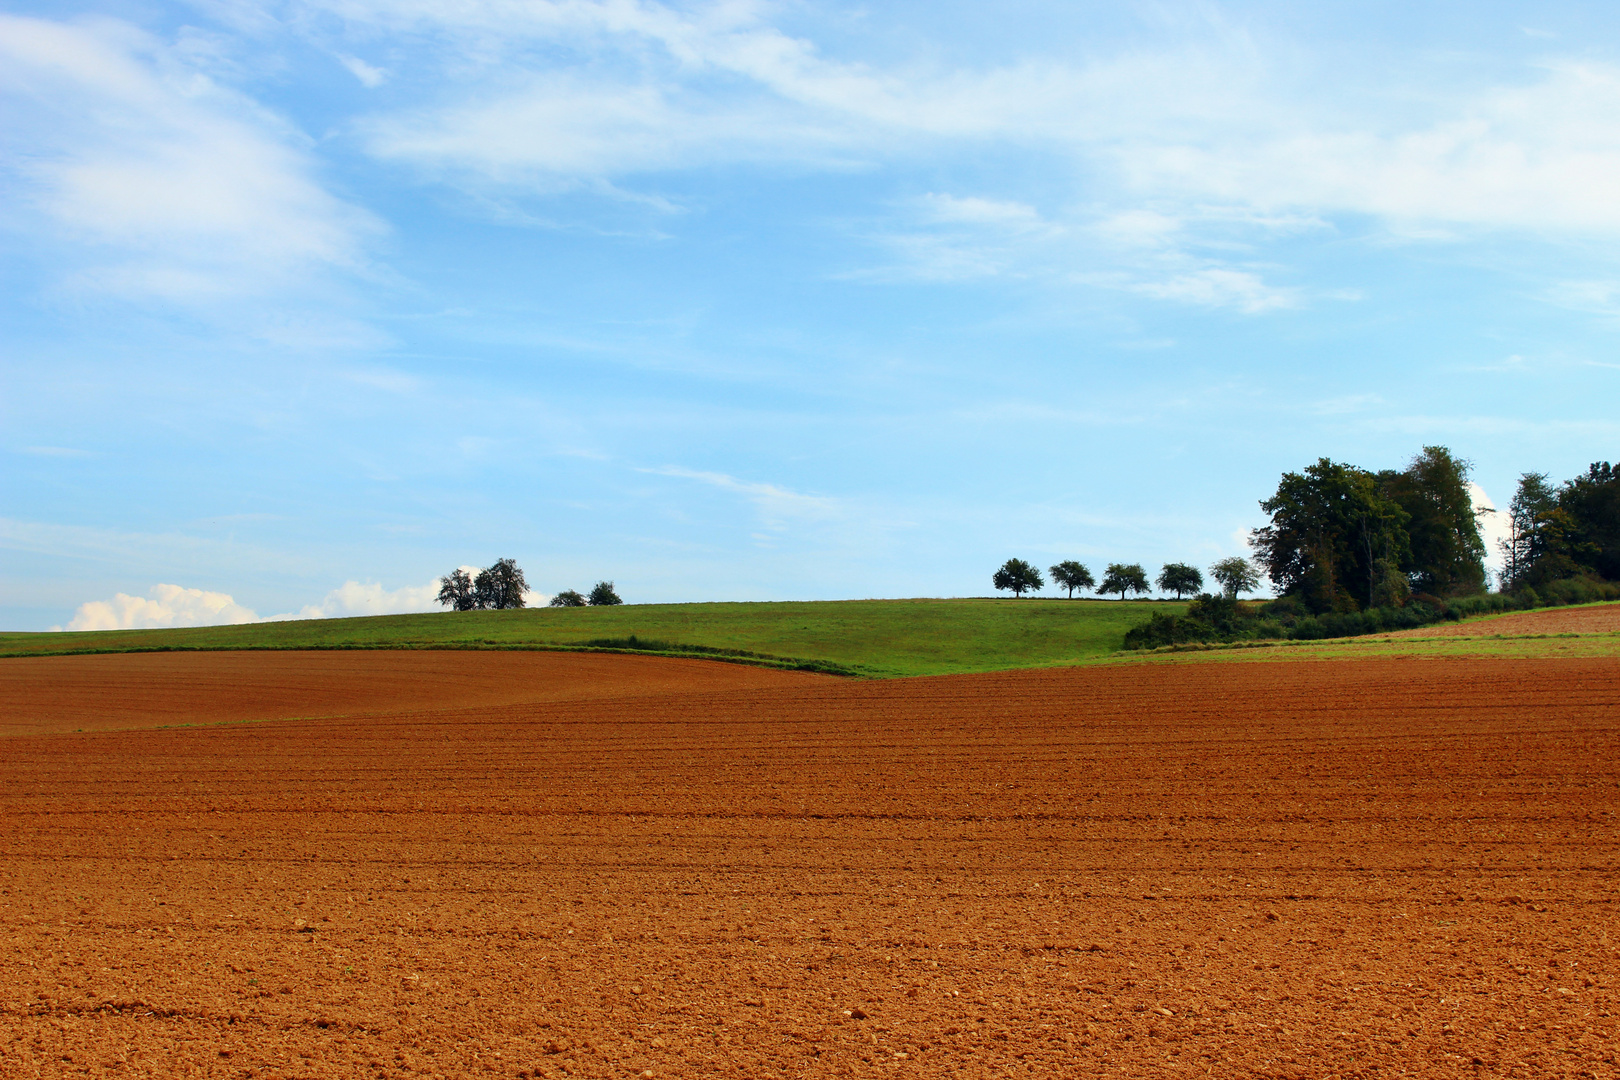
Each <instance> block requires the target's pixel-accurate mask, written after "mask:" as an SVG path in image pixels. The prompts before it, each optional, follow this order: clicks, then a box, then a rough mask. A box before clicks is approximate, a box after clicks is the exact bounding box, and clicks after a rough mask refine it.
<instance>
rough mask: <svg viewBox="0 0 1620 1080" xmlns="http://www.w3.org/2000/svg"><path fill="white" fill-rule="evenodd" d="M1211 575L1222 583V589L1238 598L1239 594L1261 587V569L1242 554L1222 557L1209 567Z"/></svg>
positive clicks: (1233, 597) (1230, 595)
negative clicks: (1227, 557) (1226, 557)
mask: <svg viewBox="0 0 1620 1080" xmlns="http://www.w3.org/2000/svg"><path fill="white" fill-rule="evenodd" d="M1209 576H1210V577H1212V578H1214V579H1215V580H1216V581H1217V582H1219V583H1220V586H1221V591H1222V592H1223V593H1225V594H1226V595H1227V596H1229V597H1231V598H1232V599H1234V600H1236V599H1237V598H1238V594H1240V593H1246V592H1253V591H1254V590H1255V589H1257V588H1259V587H1260V570H1259V568H1258V567H1256V566H1255V565H1254V563H1252V562H1250V561H1249V560H1248V559H1245V558H1244V557H1243V556H1241V555H1233V556H1232V557H1231V558H1229V559H1222V560H1221V561H1220V562H1218V563H1216V564H1215V565H1214V566H1211V567H1210V568H1209Z"/></svg>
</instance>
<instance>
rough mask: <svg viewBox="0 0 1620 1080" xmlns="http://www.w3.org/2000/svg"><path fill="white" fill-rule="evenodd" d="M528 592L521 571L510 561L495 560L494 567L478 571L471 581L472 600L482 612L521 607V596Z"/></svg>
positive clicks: (527, 586)
mask: <svg viewBox="0 0 1620 1080" xmlns="http://www.w3.org/2000/svg"><path fill="white" fill-rule="evenodd" d="M528 591H529V584H528V582H526V581H524V580H523V571H522V570H520V569H518V564H517V563H516V562H515V561H513V560H512V559H496V560H495V565H494V566H491V567H489V568H488V569H485V570H480V571H478V576H477V577H476V578H474V579H473V600H474V601H475V602H476V604H477V606H478V607H479V608H480V609H482V610H489V611H504V610H507V609H511V608H520V607H522V606H523V594H524V593H526V592H528Z"/></svg>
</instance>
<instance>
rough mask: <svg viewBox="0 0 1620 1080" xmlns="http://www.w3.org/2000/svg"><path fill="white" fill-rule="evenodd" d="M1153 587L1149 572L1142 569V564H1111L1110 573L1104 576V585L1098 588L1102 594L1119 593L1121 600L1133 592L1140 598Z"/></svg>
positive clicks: (1109, 565) (1109, 566)
mask: <svg viewBox="0 0 1620 1080" xmlns="http://www.w3.org/2000/svg"><path fill="white" fill-rule="evenodd" d="M1151 588H1152V586H1151V585H1149V584H1148V577H1147V571H1146V570H1143V569H1142V564H1141V563H1117V562H1116V563H1109V564H1108V572H1107V573H1106V574H1104V575H1103V579H1102V584H1101V585H1098V586H1097V591H1098V592H1100V593H1114V592H1117V593H1119V598H1120V599H1121V600H1123V599H1125V594H1126V592H1133V593H1136V594H1137V595H1138V596H1140V595H1141V594H1142V593H1145V592H1147V591H1148V590H1149V589H1151Z"/></svg>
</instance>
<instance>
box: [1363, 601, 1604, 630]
mask: <svg viewBox="0 0 1620 1080" xmlns="http://www.w3.org/2000/svg"><path fill="white" fill-rule="evenodd" d="M1524 634H1620V604H1594V605H1592V606H1590V607H1567V608H1544V609H1542V610H1540V611H1512V612H1509V613H1508V614H1506V615H1491V616H1487V617H1486V618H1483V619H1466V620H1464V621H1462V622H1454V623H1439V624H1437V625H1435V626H1423V627H1419V628H1418V629H1416V630H1399V631H1396V632H1395V633H1393V634H1381V635H1379V636H1381V637H1392V638H1426V637H1491V636H1495V635H1502V636H1507V637H1517V636H1520V635H1524Z"/></svg>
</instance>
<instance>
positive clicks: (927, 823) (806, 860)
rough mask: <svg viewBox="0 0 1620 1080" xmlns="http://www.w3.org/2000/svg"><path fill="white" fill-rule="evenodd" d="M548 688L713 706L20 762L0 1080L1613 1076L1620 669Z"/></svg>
mask: <svg viewBox="0 0 1620 1080" xmlns="http://www.w3.org/2000/svg"><path fill="white" fill-rule="evenodd" d="M477 655H479V656H480V657H487V658H489V662H490V663H491V664H492V665H493V666H491V667H488V668H486V669H484V675H485V676H486V677H489V678H497V679H498V678H499V677H500V675H501V672H500V670H499V664H498V663H497V661H498V660H499V659H501V658H512V657H514V655H515V654H477ZM516 655H517V658H518V659H525V660H526V659H528V657H524V656H521V654H516ZM539 655H540V656H542V657H545V658H546V659H550V660H567V661H571V662H575V661H577V662H585V661H586V660H587V659H590V660H593V661H598V660H599V661H600V662H602V663H605V664H607V665H608V668H605V669H602V670H604V671H609V672H611V670H612V669H613V666H614V665H625V667H624V668H623V670H624V671H625V672H631V671H632V669H635V665H637V664H649V663H650V664H664V665H673V667H674V668H678V669H682V670H683V671H684V672H685V674H683V675H681V676H679V677H678V679H677V681H678V682H679V680H681V679H684V680H685V681H684V682H680V685H677V686H673V687H671V688H669V689H667V690H665V691H662V692H659V693H650V692H646V690H645V687H644V686H641V684H639V683H637V682H636V678H635V677H632V676H631V675H628V674H627V675H624V676H623V677H621V678H620V679H619V680H618V681H619V683H620V684H621V685H625V686H629V687H630V688H631V691H632V692H628V693H625V694H622V695H619V696H613V695H611V694H608V695H596V696H580V697H575V698H573V699H571V700H556V699H553V700H524V701H519V702H494V703H491V702H489V701H487V700H484V699H480V700H478V701H475V702H473V703H469V704H455V703H452V702H449V701H445V700H442V699H437V698H435V699H433V700H431V701H426V700H422V699H416V700H411V701H408V702H406V703H405V704H404V705H399V704H397V703H396V704H395V705H393V706H392V707H393V708H396V709H397V710H398V711H397V712H393V713H390V712H386V711H380V712H371V713H370V714H369V715H364V716H346V717H340V718H326V719H299V720H286V721H269V722H262V723H252V724H227V725H217V726H207V727H194V728H184V729H181V728H171V729H168V730H152V729H147V730H129V731H104V732H89V733H84V734H74V733H67V734H57V735H16V736H14V737H11V738H7V739H4V740H0V929H3V932H4V939H3V944H0V1074H3V1075H5V1076H6V1077H8V1078H9V1077H31V1076H62V1075H70V1076H79V1075H89V1076H118V1077H130V1076H163V1077H169V1076H187V1075H193V1076H213V1077H242V1076H254V1077H277V1078H282V1077H323V1078H324V1077H401V1076H408V1077H417V1076H443V1077H461V1076H477V1077H484V1076H489V1077H497V1076H498V1077H534V1076H555V1077H561V1076H582V1077H639V1076H647V1075H649V1074H650V1075H652V1076H655V1077H674V1076H681V1077H713V1076H736V1077H750V1078H752V1077H765V1076H788V1077H796V1076H828V1077H831V1076H845V1075H856V1076H891V1075H892V1076H905V1077H911V1076H918V1077H935V1076H1011V1075H1016V1076H1025V1075H1049V1076H1059V1075H1061V1076H1073V1075H1080V1076H1102V1075H1108V1076H1131V1077H1161V1076H1207V1075H1215V1076H1287V1077H1326V1076H1369V1077H1371V1076H1380V1077H1382V1076H1395V1075H1400V1074H1403V1073H1404V1074H1406V1075H1416V1076H1460V1077H1464V1076H1465V1077H1482V1076H1517V1077H1544V1076H1597V1077H1612V1076H1615V1075H1617V1073H1620V1064H1617V1062H1620V1058H1617V1056H1616V1055H1617V1047H1620V1031H1617V1019H1616V1015H1615V1013H1616V1010H1617V1007H1620V998H1617V980H1620V958H1617V955H1616V948H1617V946H1620V917H1617V915H1620V912H1617V910H1616V907H1617V903H1620V875H1617V870H1620V829H1617V821H1616V812H1617V810H1620V664H1616V663H1615V662H1614V661H1612V660H1592V659H1587V660H1564V659H1549V660H1494V661H1491V660H1480V659H1381V660H1345V661H1337V662H1329V663H1308V662H1302V663H1270V664H1249V665H1231V664H1206V665H1199V664H1178V665H1158V666H1147V665H1109V666H1099V667H1087V668H1074V669H1057V670H1042V671H1030V672H1007V673H998V674H990V675H971V676H950V677H942V678H927V679H908V680H896V681H891V682H854V681H842V680H834V679H826V678H817V677H815V676H807V675H790V674H783V673H776V672H754V671H751V670H750V669H746V668H733V667H729V666H726V665H717V664H703V663H700V662H682V661H670V660H665V661H654V660H643V659H641V658H633V657H602V658H584V657H557V656H555V655H549V654H539ZM396 656H397V657H401V658H402V659H404V660H408V661H414V662H417V663H423V662H428V659H429V658H426V657H424V656H423V655H422V654H393V656H390V655H388V654H370V655H367V654H356V656H355V657H354V659H355V660H356V662H357V663H358V665H359V666H358V667H356V668H354V669H351V670H350V671H349V673H348V674H347V675H339V674H336V673H333V672H332V671H331V670H329V669H321V671H322V674H321V675H320V676H319V677H314V676H310V677H309V678H308V679H307V680H306V681H304V682H301V683H300V684H299V685H307V686H308V687H310V693H311V694H312V695H313V698H319V702H320V703H316V702H315V701H314V700H313V698H312V702H311V704H309V705H308V706H307V707H304V706H301V705H298V703H297V699H296V697H295V696H290V697H289V698H287V699H286V701H287V702H291V705H290V706H288V705H287V704H286V703H285V702H284V704H283V706H278V707H295V711H296V712H297V713H298V715H304V716H309V715H313V714H316V713H319V712H321V711H322V710H324V709H326V708H328V707H329V703H330V702H331V701H332V700H334V699H333V698H332V696H331V695H335V694H339V693H340V692H342V693H351V692H352V693H353V694H354V695H356V698H355V700H359V701H361V703H362V705H363V704H364V703H365V701H366V700H369V699H368V698H367V695H368V694H370V692H371V691H370V690H366V691H365V692H364V693H362V691H361V689H360V688H361V687H362V686H364V687H370V686H373V685H377V683H376V680H377V679H379V678H380V676H377V675H376V673H375V671H373V670H370V669H368V668H367V667H366V664H367V663H368V662H380V661H386V662H388V663H393V662H394V657H396ZM299 658H302V659H304V660H306V661H311V662H315V663H317V664H319V663H325V662H326V661H325V660H324V658H323V656H322V654H258V655H256V656H254V657H252V658H251V660H252V661H253V662H257V661H259V660H270V661H273V662H275V663H284V662H291V661H295V660H297V659H299ZM467 658H468V654H456V659H457V660H458V661H462V660H465V659H467ZM68 659H83V658H68ZM123 659H125V660H127V661H128V662H129V663H130V664H132V665H135V666H134V667H123V668H120V667H118V666H117V665H112V666H102V667H97V666H94V665H89V666H79V667H74V666H70V665H56V666H52V665H50V664H44V663H33V666H31V667H29V668H26V669H12V667H11V665H14V664H21V663H24V662H22V661H5V662H3V663H0V668H3V669H6V671H7V674H6V676H5V677H6V678H7V679H10V680H11V681H10V682H9V683H8V684H7V691H6V693H7V697H6V698H5V700H6V702H7V704H5V705H4V709H5V710H7V712H8V714H9V712H10V710H12V709H13V708H14V707H15V699H14V697H13V695H17V694H19V693H21V696H22V698H23V699H25V700H35V699H39V698H47V699H48V698H49V697H50V696H51V695H52V694H53V693H69V692H71V693H73V694H78V695H82V696H83V699H84V700H87V701H91V702H96V701H100V700H101V699H99V698H97V697H96V695H95V692H94V684H95V683H96V680H97V679H102V680H106V685H107V686H108V687H109V688H110V687H113V686H114V685H116V687H117V688H118V689H116V690H113V689H109V690H108V693H116V694H119V695H122V697H123V699H124V701H125V705H126V707H127V708H128V709H129V710H130V714H131V715H135V716H141V717H146V718H150V717H152V716H157V715H171V714H173V715H190V714H189V713H188V712H187V707H186V706H184V705H183V703H184V702H187V701H190V700H192V698H191V697H190V695H192V694H195V695H196V698H195V701H196V705H195V708H196V711H197V716H198V717H199V718H200V719H201V720H204V721H206V720H209V719H215V718H217V716H218V714H217V711H215V710H216V709H217V706H218V702H219V700H220V695H219V693H217V692H216V691H214V690H211V689H207V688H206V687H203V682H205V681H206V680H204V681H203V682H199V681H198V678H197V677H196V674H195V672H196V670H201V669H192V668H190V667H189V666H188V665H193V664H199V663H205V662H206V661H207V658H206V657H205V656H184V657H173V656H168V657H150V658H142V657H126V658H123ZM159 660H161V661H162V662H163V664H162V665H160V664H158V661H159ZM142 663H151V664H153V665H154V666H153V667H152V668H150V669H149V670H147V671H146V673H145V674H144V675H142V674H140V673H139V672H138V671H137V669H138V668H139V666H140V664H142ZM163 665H170V666H163ZM251 666H252V665H251V663H249V667H250V668H251ZM408 666H409V665H407V667H408ZM17 670H26V671H31V672H34V673H35V674H34V676H32V677H33V678H35V679H37V680H40V683H39V685H37V686H35V687H34V688H33V689H32V690H27V686H28V678H25V677H24V676H21V675H18V674H17ZM390 670H392V671H394V674H395V676H398V677H407V676H408V673H402V671H401V669H390ZM637 670H640V669H637ZM64 673H67V674H64ZM760 676H768V677H769V680H770V681H769V682H768V683H767V682H761V683H757V684H751V685H746V686H737V685H733V684H730V683H728V682H727V680H731V679H738V678H750V677H760ZM238 677H241V678H243V679H252V678H254V677H255V676H253V674H252V672H251V671H250V670H248V669H243V670H242V672H241V674H240V675H239V676H238ZM671 677H674V676H671ZM283 678H296V679H304V678H305V677H304V676H301V675H298V673H297V665H296V664H293V666H292V667H291V668H287V669H281V672H280V674H278V675H277V676H276V679H275V680H270V681H271V682H274V683H276V685H282V684H281V683H280V682H279V681H278V680H281V679H283ZM63 680H66V681H68V682H71V683H72V684H73V685H72V687H71V688H69V687H68V686H66V685H64V683H63ZM368 680H371V681H368ZM706 680H713V681H712V682H706ZM383 681H384V682H386V680H383ZM581 681H582V682H583V681H584V680H581ZM609 681H610V682H611V681H613V680H611V679H610V680H609ZM638 686H641V688H640V689H637V687H638ZM198 687H203V688H202V689H197V688H198ZM344 687H349V688H350V689H349V690H344ZM20 688H21V689H20ZM23 691H26V692H23ZM29 694H32V695H33V697H29ZM321 695H326V696H321ZM227 696H228V695H227ZM388 700H389V701H395V702H397V699H392V698H391V699H388ZM96 708H98V709H100V708H110V706H106V705H96ZM29 715H37V714H36V713H30V714H29ZM30 722H37V721H30ZM143 722H144V721H143ZM81 726H82V725H81Z"/></svg>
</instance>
